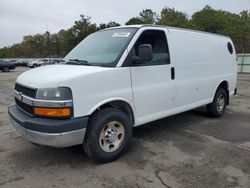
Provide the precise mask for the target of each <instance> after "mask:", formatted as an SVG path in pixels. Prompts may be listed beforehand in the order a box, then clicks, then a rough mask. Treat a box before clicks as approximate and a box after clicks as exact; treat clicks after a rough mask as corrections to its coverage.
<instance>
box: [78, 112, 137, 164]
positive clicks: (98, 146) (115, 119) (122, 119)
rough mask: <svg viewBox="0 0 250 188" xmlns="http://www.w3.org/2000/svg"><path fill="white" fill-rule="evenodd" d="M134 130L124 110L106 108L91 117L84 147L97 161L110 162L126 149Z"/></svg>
mask: <svg viewBox="0 0 250 188" xmlns="http://www.w3.org/2000/svg"><path fill="white" fill-rule="evenodd" d="M132 132H133V130H132V123H131V121H130V119H129V118H128V116H127V115H126V114H125V113H124V112H122V111H120V110H118V109H113V108H106V109H103V110H101V111H99V112H97V113H95V114H94V115H93V116H92V117H91V120H90V123H89V125H88V130H87V133H86V138H85V140H84V143H83V148H84V150H85V152H86V153H87V154H88V155H89V156H91V157H93V159H94V160H96V161H97V162H100V163H105V162H110V161H113V160H115V159H117V158H119V157H120V156H121V155H122V154H123V153H124V152H125V151H126V149H127V148H128V146H129V141H130V139H131V136H132Z"/></svg>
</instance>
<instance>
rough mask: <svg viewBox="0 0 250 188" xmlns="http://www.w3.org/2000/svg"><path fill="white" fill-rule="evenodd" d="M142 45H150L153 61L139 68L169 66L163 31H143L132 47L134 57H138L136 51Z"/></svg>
mask: <svg viewBox="0 0 250 188" xmlns="http://www.w3.org/2000/svg"><path fill="white" fill-rule="evenodd" d="M142 44H150V45H151V46H152V50H153V59H152V60H151V61H148V62H145V63H143V64H142V65H141V66H147V65H164V64H170V57H169V49H168V44H167V39H166V35H165V32H164V31H160V30H146V31H144V32H143V33H142V34H141V36H140V37H139V38H138V40H137V42H136V43H135V45H134V55H135V56H138V49H139V46H140V45H142Z"/></svg>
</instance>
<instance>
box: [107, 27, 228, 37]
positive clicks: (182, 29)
mask: <svg viewBox="0 0 250 188" xmlns="http://www.w3.org/2000/svg"><path fill="white" fill-rule="evenodd" d="M131 27H132V28H142V27H156V28H157V27H158V28H167V29H170V30H179V31H187V32H195V33H203V34H208V35H215V36H220V37H225V38H229V37H228V36H224V35H220V34H216V33H209V32H205V31H199V30H192V29H186V28H179V27H172V26H166V25H150V24H144V25H123V26H117V27H111V28H107V29H104V30H108V29H114V28H131Z"/></svg>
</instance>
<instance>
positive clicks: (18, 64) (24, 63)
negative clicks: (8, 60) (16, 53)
mask: <svg viewBox="0 0 250 188" xmlns="http://www.w3.org/2000/svg"><path fill="white" fill-rule="evenodd" d="M28 63H29V61H28V60H18V61H16V62H15V65H16V67H19V66H24V67H27V65H28Z"/></svg>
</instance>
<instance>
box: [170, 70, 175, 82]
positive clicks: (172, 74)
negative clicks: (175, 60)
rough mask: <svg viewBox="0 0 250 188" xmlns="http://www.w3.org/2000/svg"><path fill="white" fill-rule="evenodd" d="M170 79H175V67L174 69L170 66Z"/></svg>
mask: <svg viewBox="0 0 250 188" xmlns="http://www.w3.org/2000/svg"><path fill="white" fill-rule="evenodd" d="M171 79H172V80H174V79H175V69H174V67H171Z"/></svg>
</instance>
